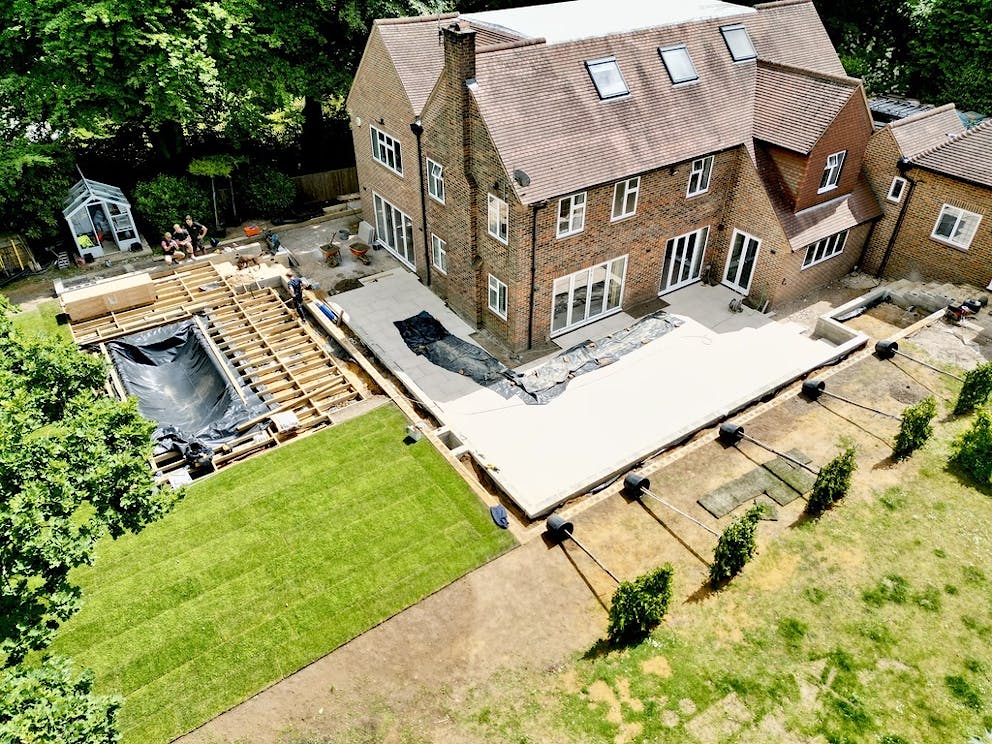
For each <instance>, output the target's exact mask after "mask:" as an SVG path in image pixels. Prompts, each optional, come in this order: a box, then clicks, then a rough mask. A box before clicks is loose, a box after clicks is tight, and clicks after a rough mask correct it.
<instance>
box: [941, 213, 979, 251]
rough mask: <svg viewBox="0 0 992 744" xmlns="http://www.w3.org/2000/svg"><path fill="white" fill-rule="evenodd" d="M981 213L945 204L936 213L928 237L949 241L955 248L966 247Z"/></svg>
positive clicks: (974, 231) (976, 227)
mask: <svg viewBox="0 0 992 744" xmlns="http://www.w3.org/2000/svg"><path fill="white" fill-rule="evenodd" d="M981 221H982V215H980V214H976V213H975V212H969V211H968V210H966V209H959V208H958V207H952V206H951V205H950V204H945V205H944V206H943V207H941V209H940V214H939V215H937V222H936V224H934V226H933V233H931V235H930V237H932V238H933V239H934V240H939V241H940V242H942V243H949V244H950V245H953V246H954V247H956V248H963V249H967V248H968V247H969V246H970V245H971V241H972V239H973V238H974V237H975V233H976V232H977V231H978V225H979V223H980V222H981Z"/></svg>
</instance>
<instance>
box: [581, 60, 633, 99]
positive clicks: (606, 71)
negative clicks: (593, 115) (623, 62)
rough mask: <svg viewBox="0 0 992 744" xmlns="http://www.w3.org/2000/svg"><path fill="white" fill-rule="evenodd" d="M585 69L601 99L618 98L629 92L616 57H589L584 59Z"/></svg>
mask: <svg viewBox="0 0 992 744" xmlns="http://www.w3.org/2000/svg"><path fill="white" fill-rule="evenodd" d="M586 69H587V70H589V76H590V77H591V78H592V82H593V85H595V86H596V92H597V93H599V97H600V98H601V99H604V100H605V99H607V98H619V97H620V96H626V95H629V94H630V90H629V89H628V88H627V81H626V80H624V79H623V73H621V72H620V66H619V65H618V64H617V59H616V57H604V58H603V59H590V60H588V61H586Z"/></svg>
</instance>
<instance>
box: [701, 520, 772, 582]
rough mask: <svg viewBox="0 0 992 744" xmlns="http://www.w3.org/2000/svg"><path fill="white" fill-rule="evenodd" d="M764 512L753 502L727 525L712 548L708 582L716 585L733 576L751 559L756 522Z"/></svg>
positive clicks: (756, 529) (756, 527)
mask: <svg viewBox="0 0 992 744" xmlns="http://www.w3.org/2000/svg"><path fill="white" fill-rule="evenodd" d="M764 513H765V510H764V508H763V507H762V506H760V505H758V504H755V505H754V506H752V507H751V508H750V509H748V510H747V511H746V512H745V513H744V515H743V516H742V517H740V518H738V519H735V520H734V521H733V522H731V523H730V524H729V525H727V529H725V530H724V531H723V534H722V535H720V538H719V540H718V541H717V544H716V548H715V549H714V550H713V563H712V564H710V584H712V585H713V586H717V585H718V584H720V582H722V581H726V580H727V579H731V578H733V577H734V576H736V575H737V574H739V573H740V572H741V569H742V568H744V565H745V564H746V563H747V562H748V561H749V560H751V558H752V556H754V551H755V549H756V547H757V546H756V542H755V533H756V532H757V531H758V522H760V521H761V517H762V516H764Z"/></svg>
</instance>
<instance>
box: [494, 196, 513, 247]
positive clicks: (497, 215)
mask: <svg viewBox="0 0 992 744" xmlns="http://www.w3.org/2000/svg"><path fill="white" fill-rule="evenodd" d="M509 226H510V208H509V207H508V206H507V205H506V202H505V201H503V200H502V199H500V198H499V197H498V196H494V195H493V194H490V195H489V234H490V235H492V236H493V237H494V238H496V240H498V241H499V242H500V243H504V244H505V243H506V242H507V240H508V238H507V236H508V235H509Z"/></svg>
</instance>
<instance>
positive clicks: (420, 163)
mask: <svg viewBox="0 0 992 744" xmlns="http://www.w3.org/2000/svg"><path fill="white" fill-rule="evenodd" d="M410 131H411V132H413V136H414V137H416V138H417V174H418V175H419V176H420V224H421V226H422V229H423V232H424V268H425V270H426V272H427V273H426V275H425V278H426V284H427V286H428V287H429V286H431V241H430V239H429V237H428V236H429V235H430V233H429V232H428V231H427V194H426V193H425V190H424V153H423V150H422V146H421V141H420V138H421V136H422V135H423V133H424V125H423V124H422V123H421V121H420V117H419V116H418V117H417V118H416V119H414V120H413V124H411V125H410Z"/></svg>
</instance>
